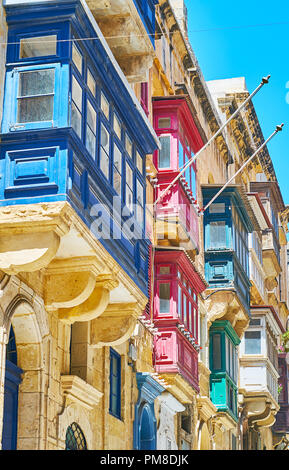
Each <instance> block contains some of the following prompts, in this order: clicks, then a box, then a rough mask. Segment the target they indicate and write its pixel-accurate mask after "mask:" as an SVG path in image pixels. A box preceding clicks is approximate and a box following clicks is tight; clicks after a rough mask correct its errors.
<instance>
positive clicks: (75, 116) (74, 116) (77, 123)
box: [71, 103, 81, 139]
mask: <svg viewBox="0 0 289 470" xmlns="http://www.w3.org/2000/svg"><path fill="white" fill-rule="evenodd" d="M71 126H72V128H73V129H74V130H75V132H76V133H77V135H78V136H79V138H80V139H81V113H80V112H79V110H78V109H77V107H76V106H75V104H74V103H72V105H71Z"/></svg>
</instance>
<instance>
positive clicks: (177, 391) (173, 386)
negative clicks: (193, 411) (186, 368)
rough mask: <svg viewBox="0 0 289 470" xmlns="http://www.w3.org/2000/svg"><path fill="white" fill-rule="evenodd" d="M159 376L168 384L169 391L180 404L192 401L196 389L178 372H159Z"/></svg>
mask: <svg viewBox="0 0 289 470" xmlns="http://www.w3.org/2000/svg"><path fill="white" fill-rule="evenodd" d="M160 378H161V379H162V380H164V381H165V382H166V383H167V384H168V385H169V386H170V392H171V394H172V395H174V397H175V398H176V399H177V400H178V401H179V402H181V403H182V404H186V403H192V402H193V400H194V397H195V396H196V394H197V393H196V391H195V390H194V389H193V387H192V386H191V385H189V384H188V382H187V381H186V380H185V379H184V378H183V377H182V376H181V375H180V374H160Z"/></svg>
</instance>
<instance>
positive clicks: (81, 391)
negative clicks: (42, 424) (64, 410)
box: [60, 375, 103, 410]
mask: <svg viewBox="0 0 289 470" xmlns="http://www.w3.org/2000/svg"><path fill="white" fill-rule="evenodd" d="M60 380H61V389H62V393H63V394H64V396H65V398H66V400H67V402H69V403H70V402H72V403H78V404H79V405H80V406H82V407H83V408H86V409H87V410H92V409H93V408H94V407H95V406H97V405H98V404H99V402H100V400H101V398H102V396H103V393H102V392H99V391H98V390H97V389H96V388H94V387H92V386H91V385H89V384H88V383H86V382H85V381H84V380H82V379H81V378H80V377H77V376H76V375H62V376H61V378H60Z"/></svg>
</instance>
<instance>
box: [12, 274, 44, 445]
mask: <svg viewBox="0 0 289 470" xmlns="http://www.w3.org/2000/svg"><path fill="white" fill-rule="evenodd" d="M20 285H21V289H20V290H22V291H23V292H22V293H19V290H18V293H16V295H15V296H14V297H13V298H12V300H11V301H10V303H9V304H8V305H7V306H6V308H5V316H4V324H3V326H4V331H5V337H6V344H7V341H8V338H9V332H10V328H11V325H12V327H13V330H14V334H15V340H16V349H17V359H18V366H19V367H20V368H21V369H22V370H23V374H22V382H21V384H20V385H19V393H18V430H17V449H18V450H36V449H37V450H38V449H41V448H43V445H44V444H43V445H42V444H41V443H43V442H44V440H43V437H44V407H45V402H44V400H45V396H46V393H45V383H46V382H45V377H47V374H45V371H44V360H43V336H44V334H47V333H48V331H49V330H48V326H47V315H46V312H45V309H44V306H43V305H42V304H41V300H40V299H37V298H36V297H35V295H34V293H33V291H32V290H31V289H29V288H27V286H25V285H23V283H21V282H20ZM14 287H15V286H14ZM26 289H27V293H26V294H28V295H25V290H26ZM4 295H5V291H4ZM10 298H11V297H10ZM41 438H42V439H41Z"/></svg>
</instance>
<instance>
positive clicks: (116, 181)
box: [113, 144, 122, 195]
mask: <svg viewBox="0 0 289 470" xmlns="http://www.w3.org/2000/svg"><path fill="white" fill-rule="evenodd" d="M121 180H122V154H121V151H120V150H119V148H118V146H117V145H116V144H114V146H113V187H114V189H115V190H116V192H117V194H119V195H121Z"/></svg>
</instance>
